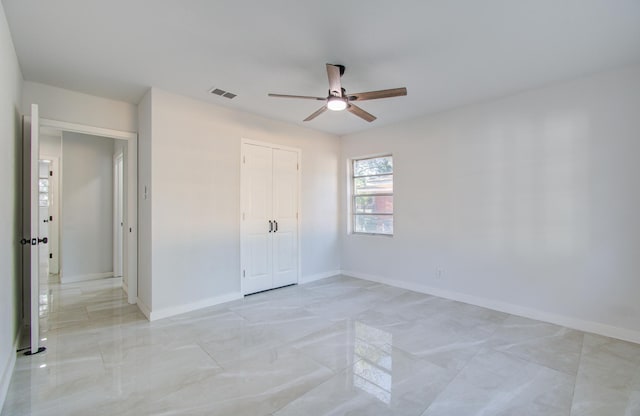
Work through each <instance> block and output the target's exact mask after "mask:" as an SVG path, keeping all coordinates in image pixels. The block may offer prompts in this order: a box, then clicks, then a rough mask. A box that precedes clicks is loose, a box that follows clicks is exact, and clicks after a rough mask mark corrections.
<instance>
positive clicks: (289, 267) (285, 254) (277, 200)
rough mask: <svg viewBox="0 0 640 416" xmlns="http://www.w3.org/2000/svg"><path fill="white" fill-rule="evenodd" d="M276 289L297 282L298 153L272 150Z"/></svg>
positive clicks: (274, 280)
mask: <svg viewBox="0 0 640 416" xmlns="http://www.w3.org/2000/svg"><path fill="white" fill-rule="evenodd" d="M273 219H274V221H275V225H276V227H275V230H274V232H273V235H272V236H273V286H274V287H279V286H285V285H290V284H292V283H298V152H296V151H290V150H282V149H273Z"/></svg>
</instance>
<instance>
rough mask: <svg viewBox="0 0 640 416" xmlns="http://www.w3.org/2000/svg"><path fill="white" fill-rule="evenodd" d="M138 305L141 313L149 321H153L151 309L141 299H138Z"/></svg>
mask: <svg viewBox="0 0 640 416" xmlns="http://www.w3.org/2000/svg"><path fill="white" fill-rule="evenodd" d="M136 305H138V309H140V312H142V314H143V315H144V316H145V317H146V318H147V321H150V320H151V308H149V307H148V306H147V304H146V303H144V302H143V301H141V300H140V298H136Z"/></svg>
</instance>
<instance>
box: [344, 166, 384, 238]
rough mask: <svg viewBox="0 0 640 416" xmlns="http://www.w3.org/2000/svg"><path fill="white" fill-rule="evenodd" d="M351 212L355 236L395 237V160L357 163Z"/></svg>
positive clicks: (354, 168)
mask: <svg viewBox="0 0 640 416" xmlns="http://www.w3.org/2000/svg"><path fill="white" fill-rule="evenodd" d="M351 171H352V173H353V176H352V184H351V185H352V186H351V189H352V192H353V194H352V196H351V209H352V213H353V225H352V230H353V232H354V233H364V234H386V235H393V158H392V156H391V155H389V156H381V157H373V158H368V159H354V160H353V166H352V170H351Z"/></svg>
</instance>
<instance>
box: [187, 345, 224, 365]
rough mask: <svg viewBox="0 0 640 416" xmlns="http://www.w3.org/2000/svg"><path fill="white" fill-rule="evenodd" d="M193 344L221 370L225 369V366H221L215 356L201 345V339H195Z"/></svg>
mask: <svg viewBox="0 0 640 416" xmlns="http://www.w3.org/2000/svg"><path fill="white" fill-rule="evenodd" d="M195 344H196V345H197V346H198V347H199V348H200V349H201V350H202V351H203V352H204V353H205V354H206V355H207V356H208V357H209V358H210V359H211V361H213V362H214V363H215V364H216V365H217V366H218V367H219V368H220V369H222V370H223V371H227V368H225V366H223V365H222V364H220V362H218V360H216V358H215V357H214V356H213V355H211V353H210V352H209V351H208V350H207V349H206V348H205V347H203V346H202V344H201V341H196V342H195Z"/></svg>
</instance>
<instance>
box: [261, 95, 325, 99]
mask: <svg viewBox="0 0 640 416" xmlns="http://www.w3.org/2000/svg"><path fill="white" fill-rule="evenodd" d="M269 97H278V98H304V99H305V100H319V101H324V100H326V99H327V98H326V97H311V96H308V95H288V94H269Z"/></svg>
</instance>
